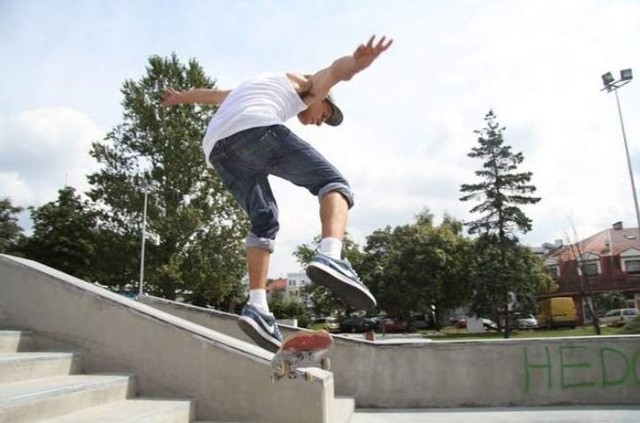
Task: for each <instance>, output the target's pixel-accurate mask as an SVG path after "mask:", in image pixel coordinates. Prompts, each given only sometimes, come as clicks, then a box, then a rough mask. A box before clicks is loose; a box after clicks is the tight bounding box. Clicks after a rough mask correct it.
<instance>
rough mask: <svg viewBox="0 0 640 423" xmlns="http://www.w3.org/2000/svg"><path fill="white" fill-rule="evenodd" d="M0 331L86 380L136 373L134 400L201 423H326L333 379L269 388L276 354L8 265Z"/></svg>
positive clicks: (9, 261) (52, 274)
mask: <svg viewBox="0 0 640 423" xmlns="http://www.w3.org/2000/svg"><path fill="white" fill-rule="evenodd" d="M0 327H1V328H4V329H27V330H31V331H33V334H34V340H35V344H36V347H40V348H42V349H51V348H65V349H66V348H69V347H72V348H73V349H75V350H79V351H81V352H82V353H83V360H84V366H85V371H86V372H88V373H89V372H102V371H105V372H114V371H128V372H135V374H136V375H137V379H138V382H139V384H138V386H139V389H138V391H139V394H140V395H143V396H167V397H179V398H192V399H195V400H196V401H197V402H196V406H197V419H199V420H203V419H216V420H227V421H229V420H233V421H264V422H288V421H291V422H293V421H299V416H301V415H304V416H305V418H304V420H305V421H312V422H323V423H324V422H327V421H330V420H329V417H328V416H329V415H330V414H329V412H330V410H331V409H332V407H333V405H334V401H335V398H334V388H333V377H332V374H331V373H329V372H325V371H322V370H320V369H314V370H313V373H314V374H315V375H316V376H318V380H317V381H314V382H306V381H304V380H298V381H290V380H285V381H282V382H280V383H278V384H276V385H271V381H270V375H271V370H270V366H269V362H270V359H271V357H272V354H270V353H268V352H266V351H264V350H262V349H260V348H258V347H256V346H254V345H251V344H248V343H245V342H243V341H241V340H237V339H235V338H232V337H230V336H227V335H224V334H221V333H219V332H215V331H213V330H210V329H206V328H203V327H201V326H198V325H195V324H193V323H190V322H188V321H185V320H183V319H180V318H178V317H175V316H172V315H170V314H167V313H164V312H162V311H160V310H157V309H154V308H152V307H149V306H146V305H144V304H139V303H137V302H135V301H132V300H129V299H127V298H124V297H122V296H120V295H117V294H113V293H111V292H109V291H106V290H104V289H101V288H97V287H95V286H93V285H91V284H87V283H85V282H83V281H80V280H78V279H76V278H73V277H70V276H68V275H66V274H64V273H61V272H58V271H56V270H54V269H51V268H48V267H46V266H42V265H39V264H37V263H34V262H30V261H27V260H22V259H17V258H14V257H10V256H5V255H0ZM285 401H286V402H285ZM284 403H286V405H287V407H283V404H284Z"/></svg>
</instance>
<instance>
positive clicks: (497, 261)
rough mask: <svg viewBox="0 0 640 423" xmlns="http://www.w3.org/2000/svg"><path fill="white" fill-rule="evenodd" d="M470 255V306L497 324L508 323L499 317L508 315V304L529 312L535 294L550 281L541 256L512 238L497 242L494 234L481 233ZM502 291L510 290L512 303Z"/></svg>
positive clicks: (547, 285)
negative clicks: (472, 292)
mask: <svg viewBox="0 0 640 423" xmlns="http://www.w3.org/2000/svg"><path fill="white" fill-rule="evenodd" d="M505 245H506V246H507V248H505ZM473 257H474V260H473V261H474V266H473V273H472V281H473V282H472V286H473V290H474V296H473V300H472V302H471V310H472V311H473V312H474V314H476V315H477V316H487V317H491V318H493V319H495V320H496V321H498V322H499V324H500V326H503V327H506V326H507V325H508V322H507V321H504V322H502V320H503V319H506V318H509V313H508V311H509V307H510V306H511V305H513V306H515V304H517V307H518V309H520V311H526V312H531V311H532V310H534V309H535V296H536V295H537V294H541V293H543V292H546V291H548V289H549V287H550V286H552V285H553V280H552V279H551V277H550V276H549V275H548V273H547V270H546V268H545V266H544V263H543V262H542V260H541V259H540V258H539V257H537V256H536V255H535V254H534V253H533V252H532V251H531V250H530V249H529V248H528V247H524V246H522V245H519V244H518V243H517V242H515V240H513V239H510V240H508V241H507V242H506V243H500V242H499V241H498V239H497V236H496V235H495V234H483V235H481V236H480V237H478V239H476V240H475V242H474V254H473ZM505 291H507V292H510V293H512V296H511V301H510V303H513V304H505V302H504V292H505Z"/></svg>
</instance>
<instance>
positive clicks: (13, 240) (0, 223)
mask: <svg viewBox="0 0 640 423" xmlns="http://www.w3.org/2000/svg"><path fill="white" fill-rule="evenodd" d="M23 210H24V209H23V208H22V207H15V206H13V205H12V204H11V199H10V198H9V197H6V198H3V199H0V253H3V254H15V253H16V247H17V245H18V244H19V243H20V241H21V239H22V238H23V236H24V235H23V233H22V228H21V227H20V225H18V215H19V214H20V213H21V212H22V211H23Z"/></svg>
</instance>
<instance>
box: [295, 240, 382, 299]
mask: <svg viewBox="0 0 640 423" xmlns="http://www.w3.org/2000/svg"><path fill="white" fill-rule="evenodd" d="M307 276H309V279H311V281H312V282H313V283H317V284H318V285H322V286H324V287H325V288H328V289H330V290H331V291H333V292H334V293H335V294H336V295H337V296H338V297H340V299H342V301H344V302H345V303H347V304H348V305H350V306H351V307H353V308H355V309H357V310H371V309H372V308H374V307H375V306H376V305H377V303H376V299H375V298H374V297H373V295H371V292H369V289H368V288H367V287H366V286H364V284H363V283H362V282H361V281H360V278H359V277H358V274H357V273H356V272H355V270H353V268H352V267H351V264H350V263H349V262H348V261H347V260H336V259H333V258H331V257H329V256H326V255H324V254H322V253H318V254H316V256H315V257H314V258H313V259H312V260H311V263H309V266H307Z"/></svg>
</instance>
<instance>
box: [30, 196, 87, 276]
mask: <svg viewBox="0 0 640 423" xmlns="http://www.w3.org/2000/svg"><path fill="white" fill-rule="evenodd" d="M30 211H31V219H32V220H33V234H32V235H31V236H30V237H29V238H28V239H27V240H26V241H25V242H24V244H23V245H22V247H21V249H22V252H23V254H24V255H25V256H26V257H27V258H29V259H32V260H35V261H38V262H40V263H43V264H46V265H48V266H51V267H53V268H55V269H57V270H60V271H62V272H65V273H68V274H70V275H73V276H76V277H78V278H81V279H85V280H89V281H95V273H94V270H93V263H94V262H95V260H96V257H97V256H96V239H97V238H96V233H97V231H96V229H97V217H98V215H97V213H95V212H94V211H93V210H92V209H91V206H90V204H89V203H88V202H87V201H86V200H83V199H82V198H81V197H80V196H79V195H77V194H76V192H75V189H74V188H72V187H64V188H62V189H61V190H59V191H58V199H57V200H56V201H52V202H49V203H47V204H44V205H43V206H41V207H38V208H30Z"/></svg>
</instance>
